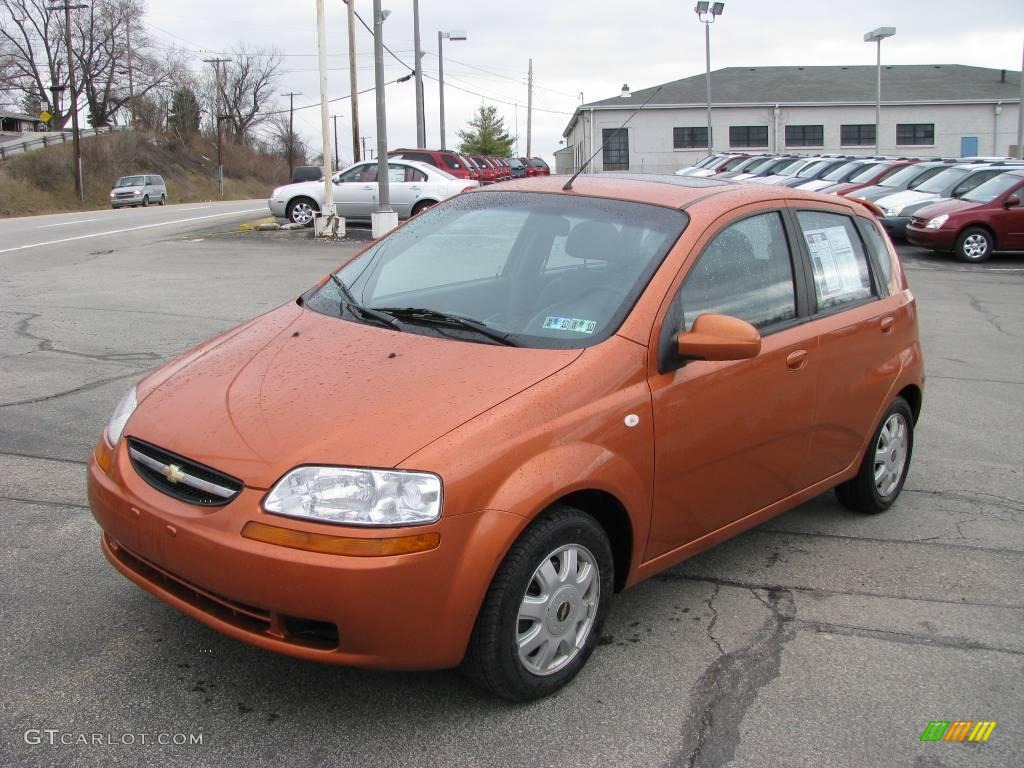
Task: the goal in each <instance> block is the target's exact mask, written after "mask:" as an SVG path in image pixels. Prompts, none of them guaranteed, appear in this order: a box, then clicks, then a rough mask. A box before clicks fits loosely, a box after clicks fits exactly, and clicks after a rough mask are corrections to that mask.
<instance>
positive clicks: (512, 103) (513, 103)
mask: <svg viewBox="0 0 1024 768" xmlns="http://www.w3.org/2000/svg"><path fill="white" fill-rule="evenodd" d="M423 76H424V77H426V78H428V79H430V80H433V81H434V82H437V78H436V77H434V76H433V75H428V74H427V73H426V72H424V73H423ZM444 84H445V86H446V87H448V86H450V87H452V88H454V89H455V90H457V91H463V92H464V93H468V94H471V95H473V96H479V97H480V98H481V99H487V100H488V101H496V102H498V103H499V104H507V105H508V106H510V107H524V106H525V105H524V104H520V103H519V102H518V101H508V100H506V99H499V98H498V97H497V96H488V95H487V94H485V93H480V92H479V91H473V90H470V89H469V88H463V87H461V86H458V85H452V83H451V81H450V80H448V79H447V78H446V79H445V81H444ZM533 110H534V112H550V113H551V114H553V115H572V114H573V113H572V112H562V111H560V110H557V109H541V108H540V107H534V108H533Z"/></svg>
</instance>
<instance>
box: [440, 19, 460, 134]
mask: <svg viewBox="0 0 1024 768" xmlns="http://www.w3.org/2000/svg"><path fill="white" fill-rule="evenodd" d="M445 39H448V40H465V39H466V33H465V32H438V33H437V90H438V93H439V94H440V112H441V149H447V147H446V146H445V143H444V48H443V41H444V40H445Z"/></svg>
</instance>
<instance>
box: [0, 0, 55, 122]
mask: <svg viewBox="0 0 1024 768" xmlns="http://www.w3.org/2000/svg"><path fill="white" fill-rule="evenodd" d="M48 5H49V0H0V52H2V55H3V59H4V66H3V74H4V86H3V87H4V88H7V89H9V91H8V92H7V98H8V101H11V102H17V103H19V104H24V103H25V101H26V100H28V101H29V103H33V104H45V105H46V107H47V109H48V110H49V111H50V112H51V113H52V114H53V115H54V118H53V120H51V122H50V125H51V126H55V127H60V128H63V127H64V125H65V123H67V121H68V120H69V119H70V115H68V114H65V112H64V108H65V107H64V105H65V104H67V103H69V99H68V94H67V92H66V91H65V92H63V93H61V92H59V91H58V95H57V96H56V97H54V95H53V91H52V90H51V86H56V87H58V88H67V85H68V73H67V52H66V49H65V47H64V34H63V30H64V27H63V17H62V16H61V15H60V14H51V13H48V12H47V10H46V9H47V6H48Z"/></svg>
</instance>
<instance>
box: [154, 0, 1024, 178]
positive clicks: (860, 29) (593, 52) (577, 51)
mask: <svg viewBox="0 0 1024 768" xmlns="http://www.w3.org/2000/svg"><path fill="white" fill-rule="evenodd" d="M355 2H356V10H357V11H359V13H360V15H362V16H363V18H364V19H366V21H367V23H370V24H371V25H372V9H373V4H372V0H355ZM384 8H385V9H388V10H390V11H391V16H390V17H389V18H388V20H387V21H386V22H385V24H384V39H385V43H386V44H387V45H388V46H389V47H390V48H391V49H392V50H393V51H395V53H397V54H398V56H399V57H400V58H402V59H403V60H404V61H406V62H408V63H409V64H410V65H411V64H412V63H413V14H412V0H384ZM326 13H327V45H328V49H329V51H330V58H329V59H328V61H329V67H330V71H329V72H328V80H329V87H330V97H331V98H336V97H340V96H347V95H348V92H349V84H348V55H347V27H346V22H345V6H344V4H343V3H342V0H326ZM147 18H148V22H149V27H150V30H151V32H152V34H153V36H154V38H155V39H156V40H157V42H158V43H160V44H168V45H170V44H173V45H177V46H180V47H182V48H185V49H187V50H189V51H191V52H193V53H194V58H195V61H196V65H197V66H203V65H202V64H201V63H200V60H201V59H202V57H203V55H204V54H203V53H202V51H217V52H226V51H228V50H229V49H230V47H231V46H232V45H235V44H237V43H239V42H242V41H244V42H245V43H246V44H248V45H250V46H256V45H259V46H276V47H277V48H278V50H279V51H280V52H281V53H283V54H285V58H284V65H283V67H282V70H283V76H282V78H281V82H280V88H279V90H280V91H281V92H287V91H300V92H302V94H303V95H302V96H297V97H295V104H296V106H297V107H298V106H299V105H306V104H311V103H313V102H314V101H316V100H317V99H318V98H319V97H318V88H319V85H318V77H317V58H316V50H317V47H316V39H317V38H316V3H315V1H314V0H285V1H283V2H282V1H281V0H277V1H276V2H275V1H274V0H216V2H213V1H212V0H149V2H148V15H147ZM357 23H358V22H357ZM878 26H894V27H896V36H895V37H894V38H891V39H889V40H886V41H885V42H884V43H883V44H882V57H883V63H888V64H971V65H976V66H984V67H994V68H1000V69H1002V68H1006V69H1016V70H1019V69H1020V67H1021V51H1022V46H1024V2H1022V1H1021V0H1005V1H1004V0H973V1H972V2H962V1H961V2H952V1H951V0H901V1H900V2H895V1H894V0H884V1H883V0H857V2H844V3H838V2H833V1H828V0H789V1H788V2H787V1H785V0H773V1H772V2H768V1H767V0H727V2H726V4H725V13H724V14H723V16H721V17H720V18H719V20H718V22H717V23H716V24H715V25H714V27H713V28H712V30H711V66H712V69H719V68H721V67H727V66H757V65H760V66H770V65H825V64H873V63H874V61H875V49H874V46H872V45H869V44H867V43H864V42H863V34H864V32H866V31H868V30H870V29H873V28H875V27H878ZM420 30H421V43H422V45H423V49H424V51H426V52H427V55H426V56H425V57H424V73H425V75H426V76H427V78H426V79H425V81H424V82H425V92H426V96H425V100H426V120H427V143H428V146H432V147H434V146H437V145H438V144H439V125H438V90H437V82H436V80H434V79H431V78H436V77H437V63H438V61H437V32H438V30H446V31H452V30H465V32H466V34H467V36H468V40H466V41H465V42H461V41H460V42H448V41H445V81H446V83H447V85H448V87H446V88H445V101H446V110H445V113H446V124H447V141H448V146H449V147H451V146H457V145H458V136H457V135H456V130H457V129H459V128H462V127H464V126H465V123H466V121H467V120H468V119H469V118H470V117H471V116H472V114H473V112H474V110H475V109H476V108H477V107H478V106H479V105H480V104H481V102H482V101H485V102H486V103H490V104H494V105H495V106H497V107H498V108H499V110H500V113H501V114H502V115H503V116H504V118H505V124H506V126H507V127H508V129H509V132H510V133H513V134H516V133H517V131H516V126H517V125H518V136H519V154H525V153H526V100H527V98H526V97H527V87H526V72H527V65H528V59H529V58H531V57H532V58H533V71H534V83H535V86H536V87H535V90H534V101H533V103H534V107H535V112H534V117H533V154H535V155H540V156H542V157H544V158H546V159H547V160H548V162H552V153H553V152H554V151H555V150H557V149H558V148H559V139H560V138H561V134H562V130H563V129H564V128H565V125H566V123H567V121H568V119H569V116H570V114H571V112H572V110H573V108H574V107H575V106H576V105H577V104H578V103H579V94H580V93H581V92H582V93H583V96H584V99H585V100H586V101H596V100H598V99H603V98H608V97H610V96H614V95H616V94H617V93H618V92H619V90H620V89H621V87H622V84H623V83H628V84H629V86H630V88H632V89H633V90H638V89H640V88H643V87H647V86H650V85H656V84H658V83H663V82H667V81H670V80H675V79H678V78H681V77H688V76H690V75H695V74H701V73H703V71H704V30H703V25H701V24H700V23H699V22H698V21H697V18H696V16H695V14H694V13H693V3H692V2H690V0H677V1H675V2H668V1H667V0H619V2H611V1H610V0H515V1H514V2H492V1H490V0H476V1H475V2H474V0H421V2H420ZM356 44H357V60H358V62H359V65H358V66H359V87H360V90H362V89H363V88H371V87H372V86H373V45H372V37H371V35H370V34H369V33H368V32H367V31H366V30H365V29H362V28H360V29H359V32H358V34H357V43H356ZM407 72H408V70H407V69H406V68H404V67H403V66H402V65H401V64H399V63H398V62H396V61H395V60H394V59H393V58H391V57H390V56H388V55H387V54H385V74H386V80H389V81H390V80H393V79H395V78H396V77H399V76H401V75H403V74H406V73H407ZM457 88H462V89H464V90H461V91H460V90H457ZM466 91H474V92H475V93H476V94H483V98H482V97H481V96H480V95H474V94H473V93H467V92H466ZM386 93H387V116H388V144H389V146H391V147H398V146H415V142H416V122H415V98H414V93H415V91H414V85H413V83H412V81H409V82H407V83H399V84H395V85H390V86H388V87H387V88H386ZM280 102H281V104H282V105H285V106H286V105H287V100H286V99H283V98H282V99H280ZM515 104H519V105H520V106H519V107H518V108H517V107H516V106H514V105H515ZM331 111H332V113H337V114H339V115H341V117H339V119H338V133H339V142H340V147H341V155H342V157H343V159H348V160H350V159H351V127H350V123H349V118H350V115H351V110H350V108H349V105H348V102H347V101H342V102H337V103H335V104H332V105H331ZM359 116H360V122H361V131H360V133H361V134H362V135H364V136H367V137H374V136H375V134H376V122H375V113H374V98H373V93H367V94H364V95H363V96H362V97H361V98H360V101H359ZM319 120H320V115H319V110H318V109H315V108H313V109H305V110H302V111H299V112H296V129H297V130H299V131H301V132H302V135H303V136H304V138H305V139H306V140H307V141H308V142H309V143H310V144H311V145H313V146H315V147H316V150H315V151H316V152H317V153H318V151H319V146H320V138H319V135H320V129H319ZM372 140H373V141H375V139H372ZM332 151H333V150H332Z"/></svg>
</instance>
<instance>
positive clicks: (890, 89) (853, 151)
mask: <svg viewBox="0 0 1024 768" xmlns="http://www.w3.org/2000/svg"><path fill="white" fill-rule="evenodd" d="M875 78H876V69H875V67H873V66H850V67H728V68H726V69H720V70H716V71H714V72H712V73H711V106H712V124H711V139H712V142H711V149H712V150H716V151H726V150H728V151H736V152H751V153H766V152H767V153H790V152H792V153H796V154H820V153H841V154H849V155H874V154H875V97H876V80H875ZM1020 78H1021V73H1020V72H1016V71H1008V70H999V69H986V68H983V67H967V66H961V65H959V64H941V65H940V64H936V65H912V66H907V65H893V66H883V67H882V119H881V123H880V130H879V138H880V142H879V148H878V152H879V153H881V154H884V155H896V156H914V157H968V156H972V155H999V156H1002V155H1007V154H1010V153H1011V152H1012V151H1013V150H1014V149H1015V142H1016V135H1017V120H1018V113H1019V112H1018V105H1019V104H1020ZM658 89H660V90H658ZM655 90H657V93H656V94H655V93H654V92H655ZM626 92H627V91H625V90H624V93H626ZM652 94H654V95H653V96H652ZM648 99H650V103H648V104H647V106H646V107H644V108H643V110H642V111H641V112H639V113H638V114H636V115H635V116H634V117H633V119H632V121H631V122H630V123H629V125H627V126H626V127H625V128H624V129H622V130H621V131H618V132H616V129H618V128H619V127H620V126H621V125H622V124H623V123H624V122H625V121H626V119H627V118H629V116H630V114H631V113H633V112H634V111H635V110H637V108H638V107H640V106H641V105H643V104H644V103H645V102H647V101H648ZM706 99H707V94H706V90H705V79H704V75H703V74H700V75H694V76H693V77H687V78H684V79H682V80H676V81H674V82H671V83H665V84H664V85H661V86H655V87H652V88H646V89H644V90H641V91H634V92H633V93H632V94H631V95H630V96H628V97H623V96H615V97H612V98H610V99H604V100H602V101H595V102H591V103H590V104H583V105H581V106H579V107H577V108H576V111H575V112H574V113H573V116H572V118H571V119H570V120H569V124H568V126H566V129H565V131H564V132H563V134H562V136H563V137H564V138H565V139H566V149H571V150H572V158H573V160H572V163H571V164H572V167H573V169H576V168H579V167H580V165H582V164H583V163H584V162H586V159H587V158H588V157H590V155H591V154H593V152H594V150H596V149H598V148H599V147H602V145H603V148H602V149H601V151H600V152H599V153H598V155H597V157H595V158H594V161H593V163H592V165H591V169H592V170H593V171H602V170H607V171H612V170H615V171H627V170H628V171H631V172H634V173H667V172H672V171H675V170H676V169H678V168H681V167H682V166H685V165H690V164H691V163H693V162H694V161H695V160H698V159H700V158H701V157H705V156H706V155H707V154H708V150H709V147H708V140H707V139H708V136H707V112H706V104H707V101H706Z"/></svg>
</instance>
